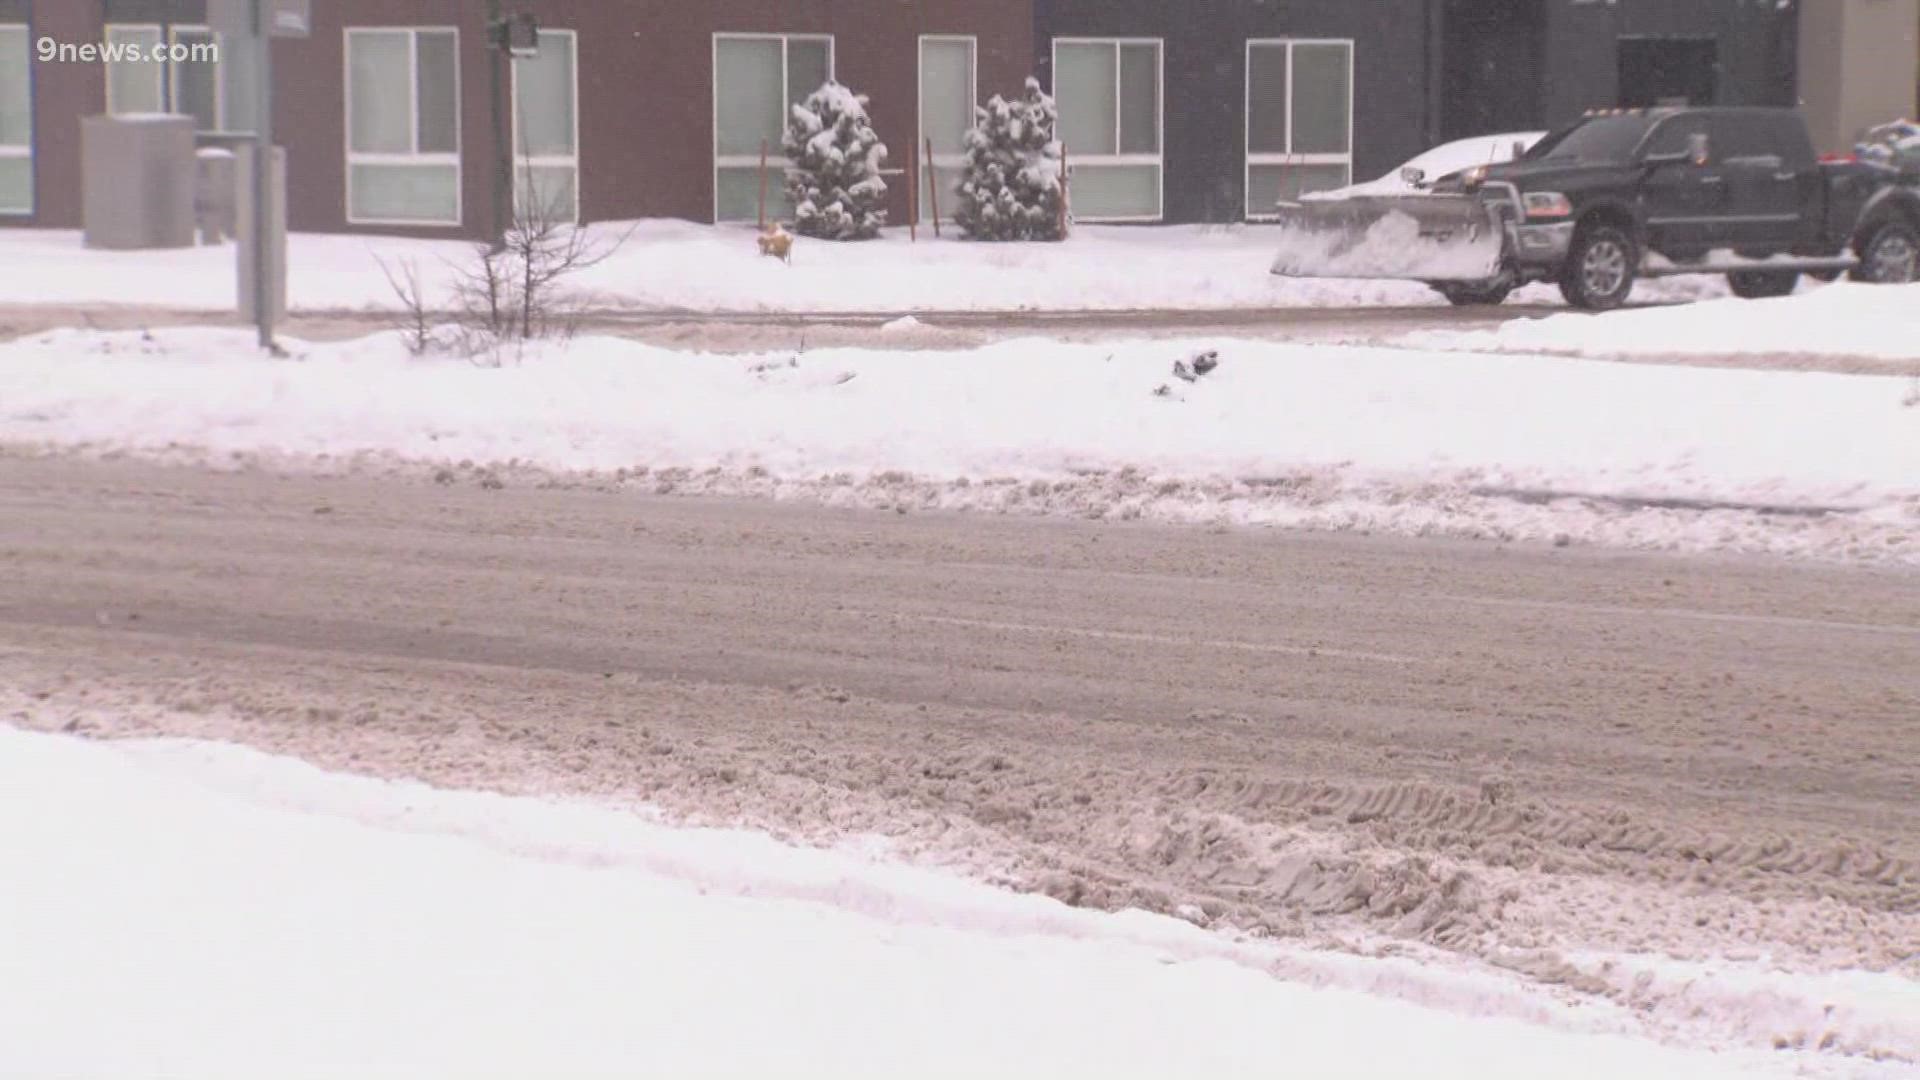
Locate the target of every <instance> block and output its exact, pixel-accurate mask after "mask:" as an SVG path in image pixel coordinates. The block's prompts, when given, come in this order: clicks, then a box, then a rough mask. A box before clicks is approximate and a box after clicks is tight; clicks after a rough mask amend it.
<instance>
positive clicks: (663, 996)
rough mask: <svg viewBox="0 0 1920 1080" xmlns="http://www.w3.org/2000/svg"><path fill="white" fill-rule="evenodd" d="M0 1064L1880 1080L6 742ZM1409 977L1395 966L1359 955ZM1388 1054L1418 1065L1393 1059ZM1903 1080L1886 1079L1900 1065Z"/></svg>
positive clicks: (701, 846)
mask: <svg viewBox="0 0 1920 1080" xmlns="http://www.w3.org/2000/svg"><path fill="white" fill-rule="evenodd" d="M0 788H4V789H5V790H6V791H7V792H8V793H9V796H10V799H11V800H12V801H13V802H14V803H15V804H16V805H17V806H18V807H20V808H21V809H23V810H24V811H25V812H21V813H10V814H6V815H0V848H4V850H6V851H7V853H8V860H9V866H10V868H11V869H12V871H13V872H12V873H10V875H9V883H8V888H6V889H5V890H0V925H4V926H6V927H7V937H6V941H7V948H6V949H4V950H0V1071H4V1072H7V1073H9V1074H28V1075H56V1074H57V1075H62V1076H86V1075H110V1076H114V1077H121V1078H126V1077H143V1076H178V1075H192V1076H199V1077H220V1076H269V1075H271V1076H277V1077H298V1076H315V1075H342V1074H349V1073H350V1074H352V1075H358V1076H368V1075H391V1076H408V1077H432V1076H453V1075H479V1074H482V1073H484V1074H488V1075H503V1074H505V1075H522V1076H554V1075H585V1074H587V1073H596V1074H599V1073H609V1074H610V1073H616V1072H617V1073H619V1074H623V1075H673V1076H699V1075H755V1076H771V1075H797V1074H806V1075H831V1076H869V1075H871V1076H883V1075H884V1076H904V1075H913V1076H1025V1075H1034V1076H1116V1075H1161V1076H1175V1075H1180V1076H1237V1075H1249V1076H1251V1075H1262V1076H1271V1075H1276V1074H1278V1073H1289V1074H1297V1075H1311V1076H1355V1075H1367V1076H1412V1075H1420V1076H1431V1077H1453V1076H1458V1077H1473V1078H1475V1080H1491V1078H1496V1077H1516V1078H1518V1077H1525V1078H1528V1080H1533V1078H1536V1077H1540V1076H1548V1075H1551V1076H1555V1077H1587V1076H1590V1077H1596V1078H1600V1077H1608V1078H1611V1077H1619V1076H1629V1075H1631V1076H1639V1077H1666V1076H1671V1077H1687V1078H1690V1080H1691V1078H1704V1077H1720V1076H1724V1077H1755V1076H1768V1075H1777V1076H1785V1075H1795V1074H1796V1073H1797V1074H1800V1075H1805V1073H1804V1072H1800V1070H1808V1069H1811V1070H1815V1071H1816V1072H1819V1071H1827V1072H1837V1071H1838V1067H1839V1066H1842V1065H1854V1066H1856V1067H1865V1066H1866V1063H1865V1062H1861V1061H1860V1060H1859V1059H1858V1058H1853V1059H1851V1060H1850V1061H1845V1060H1835V1059H1834V1058H1833V1056H1831V1055H1820V1054H1816V1053H1784V1054H1775V1053H1767V1052H1756V1051H1738V1052H1727V1053H1721V1054H1717V1055H1716V1054H1707V1053H1702V1052H1698V1051H1693V1050H1683V1049H1676V1048H1671V1047H1667V1046H1663V1045H1659V1044H1657V1043H1654V1042H1652V1041H1649V1040H1645V1039H1641V1038H1635V1037H1629V1036H1627V1035H1623V1034H1616V1033H1606V1032H1602V1031H1597V1030H1596V1028H1606V1027H1612V1026H1617V1025H1623V1024H1624V1025H1630V1024H1631V1017H1630V1015H1629V1014H1626V1013H1625V1012H1624V1011H1621V1010H1613V1009H1610V1008H1608V1007H1605V1006H1599V1007H1596V1006H1592V1005H1588V1006H1585V1007H1580V1006H1574V1005H1570V1004H1566V1003H1562V1002H1558V1001H1556V1000H1553V999H1552V998H1550V997H1548V996H1547V995H1546V994H1545V993H1544V992H1542V993H1540V994H1539V996H1538V997H1537V998H1536V1005H1537V1007H1538V1009H1539V1011H1540V1017H1541V1019H1540V1020H1539V1021H1538V1022H1534V1023H1525V1022H1521V1021H1518V1020H1515V1019H1510V1018H1504V1017H1496V1016H1487V1015H1482V1014H1479V1012H1478V1003H1479V1001H1480V1000H1481V999H1482V998H1483V997H1484V996H1485V989H1486V987H1487V986H1488V985H1489V982H1490V977H1489V976H1488V975H1485V974H1481V973H1473V972H1465V971H1462V972H1457V973H1451V974H1450V973H1448V972H1445V971H1434V972H1432V973H1431V977H1432V978H1433V979H1434V980H1435V981H1439V982H1450V983H1451V985H1452V986H1453V988H1454V991H1455V993H1456V995H1457V996H1456V1000H1455V1002H1454V1005H1455V1007H1454V1008H1451V1009H1431V1008H1422V1007H1419V1006H1415V1005H1411V1004H1408V1003H1406V1002H1403V1001H1396V1000H1389V999H1384V998H1379V997H1374V996H1370V995H1366V994H1362V993H1358V992H1354V991H1351V990H1341V989H1310V988H1307V987H1304V986H1300V985H1297V984H1292V983H1288V982H1284V981H1281V980H1279V979H1276V978H1273V977H1271V976H1269V975H1268V974H1266V973H1265V972H1263V971H1262V970H1260V960H1259V957H1261V956H1266V957H1270V958H1273V959H1276V960H1279V959H1283V958H1285V957H1286V956H1288V955H1289V954H1290V952H1297V951H1290V950H1287V949H1285V948H1283V947H1281V946H1278V945H1273V944H1263V945H1254V944H1251V943H1250V944H1248V945H1246V946H1243V947H1242V949H1241V952H1240V954H1239V958H1238V959H1237V960H1235V959H1225V958H1221V957H1220V956H1217V955H1216V956H1211V957H1209V956H1208V955H1207V954H1208V953H1209V952H1210V951H1216V950H1213V949H1210V948H1209V944H1210V943H1218V942H1219V941H1220V940H1221V939H1218V938H1215V937H1212V936H1210V935H1207V934H1205V933H1203V932H1201V931H1199V930H1196V929H1194V928H1192V927H1189V926H1186V925H1185V924H1183V923H1180V922H1178V921H1176V920H1169V919H1161V918H1153V917H1148V916H1144V915H1140V914H1138V913H1128V914H1122V915H1103V914H1098V913H1094V912H1088V911H1077V910H1072V909H1068V908H1064V907H1062V906H1060V905H1058V904H1055V903H1053V902H1051V901H1047V900H1043V899H1038V898H1034V897H1023V896H1015V895H1011V894H1005V893H1000V892H997V891H994V890H991V889H988V888H986V887H983V886H978V885H972V884H968V883H965V882H962V881H959V880H956V879H952V878H948V877H944V876H941V875H936V874H932V873H928V872H922V871H909V870H904V869H900V868H896V867H890V866H885V865H880V864H876V863H875V862H874V861H872V860H871V859H870V858H865V857H861V856H859V855H856V854H853V853H851V852H850V851H842V852H819V851H801V850H796V849H789V848H783V847H781V846H779V845H777V844H775V843H773V842H772V841H770V840H768V839H767V838H765V837H762V836H757V835H750V834H744V833H729V832H714V831H689V830H677V829H672V828H668V827H664V826H661V825H657V824H653V823H650V822H649V821H646V820H644V819H642V818H639V817H636V816H633V815H629V814H624V813H620V812H616V811H612V810H606V809H600V808H595V807H591V806H584V805H578V804H572V805H561V804H553V803H546V802H540V801H535V800H527V799H509V798H504V797H499V796H489V795H477V794H456V793H447V792H437V791H433V790H430V789H427V788H424V787H420V786H418V785H411V784H389V783H383V782H380V781H375V780H367V779H354V778H346V777H340V776H332V775H328V774H324V773H320V772H318V771H317V770H314V769H312V768H310V767H308V766H306V765H304V764H301V763H299V762H294V761H290V760H286V759H276V758H268V757H264V756H261V755H258V754H255V753H252V752H249V751H244V750H240V749H238V748H233V747H226V746H219V745H213V744H203V743H185V742H155V743H123V744H112V745H107V744H97V743H88V742H82V741H78V740H74V739H70V738H66V737H61V736H49V735H33V734H27V733H24V732H19V731H16V730H13V729H9V728H5V727H0ZM1347 962H1348V963H1349V964H1351V965H1354V966H1355V967H1356V969H1357V968H1358V967H1360V966H1367V967H1375V968H1378V967H1386V966H1391V965H1394V964H1401V963H1404V962H1401V961H1360V960H1357V959H1349V960H1348V961H1347ZM1383 1032H1391V1033H1392V1037H1391V1038H1382V1037H1381V1034H1382V1033H1383ZM1887 1075H1891V1072H1888V1073H1887Z"/></svg>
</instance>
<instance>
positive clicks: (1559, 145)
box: [1527, 116, 1654, 161]
mask: <svg viewBox="0 0 1920 1080" xmlns="http://www.w3.org/2000/svg"><path fill="white" fill-rule="evenodd" d="M1653 125H1654V118H1653V117H1650V116H1601V117H1596V118H1594V119H1592V120H1587V121H1583V122H1581V123H1579V124H1575V125H1574V126H1573V127H1570V128H1567V129H1566V130H1564V131H1561V132H1559V133H1558V134H1555V135H1549V136H1548V137H1547V138H1546V139H1544V140H1542V141H1541V143H1540V145H1538V146H1536V147H1534V148H1533V150H1532V152H1530V153H1529V154H1527V157H1528V159H1529V160H1534V161H1539V160H1545V159H1558V160H1568V159H1579V160H1585V161H1625V160H1626V159H1627V158H1628V157H1630V156H1631V155H1632V154H1633V151H1634V148H1635V147H1637V146H1639V145H1640V140H1641V139H1643V138H1645V137H1646V135H1647V131H1648V129H1650V128H1652V127H1653Z"/></svg>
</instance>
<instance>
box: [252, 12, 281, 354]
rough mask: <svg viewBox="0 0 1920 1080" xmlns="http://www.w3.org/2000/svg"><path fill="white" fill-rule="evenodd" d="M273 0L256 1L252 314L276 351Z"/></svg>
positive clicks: (265, 345)
mask: <svg viewBox="0 0 1920 1080" xmlns="http://www.w3.org/2000/svg"><path fill="white" fill-rule="evenodd" d="M269 2H270V0H253V40H252V41H251V42H249V44H250V45H252V46H253V49H254V64H255V67H254V72H255V78H256V79H257V80H258V82H257V84H256V87H257V91H258V98H257V102H258V104H257V105H256V106H255V112H256V114H257V115H256V116H255V117H254V124H253V177H252V179H253V313H254V319H255V322H256V325H257V327H258V329H259V331H260V348H261V349H263V350H265V351H266V352H273V351H275V348H276V346H275V345H274V342H273V307H274V303H275V302H276V301H277V300H278V299H279V297H278V294H277V291H276V290H275V289H274V287H273V285H274V258H273V254H274V246H275V242H276V241H277V240H278V239H279V237H277V236H275V235H274V233H273V223H274V214H273V210H274V200H273V199H272V198H271V197H270V196H271V193H272V192H273V189H274V184H273V181H274V173H275V171H276V170H275V169H274V160H273V33H272V29H273V28H272V26H271V25H270V24H269V23H268V11H267V7H268V4H269Z"/></svg>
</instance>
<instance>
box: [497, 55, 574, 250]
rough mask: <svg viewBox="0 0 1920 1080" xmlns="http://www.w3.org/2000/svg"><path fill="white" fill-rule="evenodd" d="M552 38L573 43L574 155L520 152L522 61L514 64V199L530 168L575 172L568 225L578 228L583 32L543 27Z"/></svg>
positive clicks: (518, 193) (516, 199)
mask: <svg viewBox="0 0 1920 1080" xmlns="http://www.w3.org/2000/svg"><path fill="white" fill-rule="evenodd" d="M548 35H553V36H564V37H566V38H568V39H569V40H570V42H571V44H570V45H569V46H568V47H569V48H571V49H572V50H573V64H572V68H573V153H572V154H571V155H569V156H566V157H562V156H560V155H557V154H536V155H534V156H532V157H523V156H521V154H520V149H519V148H520V65H519V63H518V62H516V63H514V64H513V71H512V79H511V81H512V88H511V90H510V91H509V93H510V94H511V100H512V101H513V141H512V142H511V143H510V144H508V145H509V146H510V147H511V148H512V151H511V152H512V154H513V198H514V202H515V204H516V205H517V204H518V203H519V200H520V184H521V181H522V180H524V179H526V175H527V174H526V170H527V169H529V168H534V169H559V168H568V169H572V170H573V219H572V220H571V221H569V222H567V223H566V224H569V225H578V224H579V223H580V203H581V197H580V33H579V31H577V30H572V29H569V28H566V27H551V28H549V27H545V26H543V27H541V28H540V36H541V37H547V36H548Z"/></svg>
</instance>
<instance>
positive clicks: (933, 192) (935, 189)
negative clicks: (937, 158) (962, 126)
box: [927, 135, 940, 238]
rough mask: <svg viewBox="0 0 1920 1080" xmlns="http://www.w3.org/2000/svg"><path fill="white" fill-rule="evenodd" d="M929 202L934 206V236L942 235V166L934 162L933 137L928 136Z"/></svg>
mask: <svg viewBox="0 0 1920 1080" xmlns="http://www.w3.org/2000/svg"><path fill="white" fill-rule="evenodd" d="M927 201H928V202H930V203H932V204H933V235H934V237H935V238H938V237H939V235H940V166H939V165H938V164H936V163H935V162H934V160H933V136H931V135H929V136H927Z"/></svg>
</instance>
